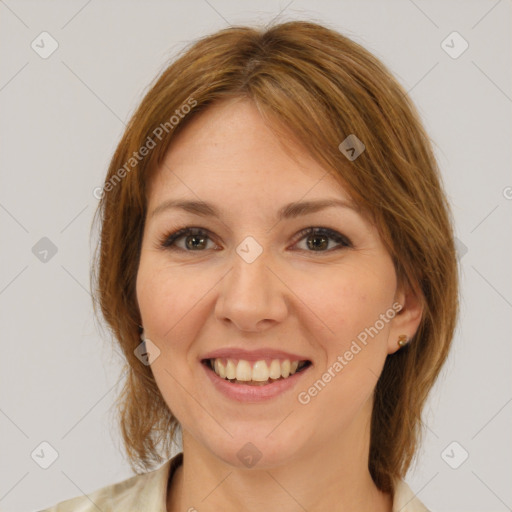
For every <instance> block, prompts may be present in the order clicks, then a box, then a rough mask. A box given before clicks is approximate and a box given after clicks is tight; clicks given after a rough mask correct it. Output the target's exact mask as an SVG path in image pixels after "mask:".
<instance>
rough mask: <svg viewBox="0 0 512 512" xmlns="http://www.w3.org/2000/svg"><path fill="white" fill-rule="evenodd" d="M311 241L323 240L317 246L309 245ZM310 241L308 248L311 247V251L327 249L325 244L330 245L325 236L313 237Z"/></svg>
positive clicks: (315, 244)
mask: <svg viewBox="0 0 512 512" xmlns="http://www.w3.org/2000/svg"><path fill="white" fill-rule="evenodd" d="M311 239H313V240H315V239H316V240H322V242H320V244H317V243H309V240H311ZM309 240H308V246H309V248H310V249H312V248H313V249H314V248H319V247H320V248H325V247H326V244H325V242H327V243H328V240H327V238H326V237H325V236H322V235H315V236H313V237H310V238H309Z"/></svg>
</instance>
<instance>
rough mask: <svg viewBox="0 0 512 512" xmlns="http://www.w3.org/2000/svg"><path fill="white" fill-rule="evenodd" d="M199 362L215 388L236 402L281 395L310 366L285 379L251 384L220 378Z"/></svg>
mask: <svg viewBox="0 0 512 512" xmlns="http://www.w3.org/2000/svg"><path fill="white" fill-rule="evenodd" d="M200 364H201V366H202V367H203V369H204V371H205V372H206V375H208V377H209V379H210V380H211V381H212V383H213V384H214V386H215V387H216V388H217V390H218V391H220V392H221V393H222V394H223V395H224V396H227V397H228V398H231V399H232V400H237V401H238V402H261V401H262V400H269V399H271V398H274V397H275V396H278V395H281V394H282V393H284V392H286V391H288V390H290V389H291V388H293V387H294V386H295V384H296V383H297V382H298V381H299V380H300V379H301V378H302V376H303V375H304V374H305V373H306V372H307V371H308V369H309V368H310V367H311V365H310V366H308V367H307V368H304V369H303V370H301V371H300V372H297V373H294V374H293V375H291V376H290V377H287V378H286V379H279V380H276V381H274V382H271V383H270V384H265V385H261V386H251V385H250V384H237V383H236V382H230V381H229V380H226V379H222V378H221V377H219V376H218V375H217V374H216V373H215V372H214V371H213V370H210V369H209V368H208V367H207V366H206V365H204V364H203V363H200Z"/></svg>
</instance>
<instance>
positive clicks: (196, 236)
mask: <svg viewBox="0 0 512 512" xmlns="http://www.w3.org/2000/svg"><path fill="white" fill-rule="evenodd" d="M190 240H199V241H200V242H199V244H194V243H187V245H188V247H191V248H197V247H199V245H201V246H202V247H203V246H204V237H199V235H192V236H190V237H188V239H187V241H190Z"/></svg>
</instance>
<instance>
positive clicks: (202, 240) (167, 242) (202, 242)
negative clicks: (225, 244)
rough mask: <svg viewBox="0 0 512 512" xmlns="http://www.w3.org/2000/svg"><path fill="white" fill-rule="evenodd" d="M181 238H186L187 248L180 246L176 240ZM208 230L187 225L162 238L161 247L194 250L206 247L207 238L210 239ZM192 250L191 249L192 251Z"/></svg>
mask: <svg viewBox="0 0 512 512" xmlns="http://www.w3.org/2000/svg"><path fill="white" fill-rule="evenodd" d="M181 238H184V239H185V245H186V248H185V249H184V248H182V247H178V246H177V244H176V242H177V241H178V240H180V239H181ZM209 239H210V237H209V236H208V232H207V231H206V230H204V229H202V228H192V227H186V228H182V229H178V230H177V231H174V232H172V233H169V234H167V235H165V236H164V237H163V238H162V239H161V240H160V245H161V247H164V248H166V249H171V250H175V249H176V250H182V251H190V249H191V250H192V251H193V250H195V249H197V248H200V249H201V248H204V247H205V246H206V240H209ZM190 252H191V251H190Z"/></svg>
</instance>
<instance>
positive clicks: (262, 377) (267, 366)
mask: <svg viewBox="0 0 512 512" xmlns="http://www.w3.org/2000/svg"><path fill="white" fill-rule="evenodd" d="M202 363H203V364H205V365H206V366H207V367H208V368H210V369H211V370H213V371H214V372H215V373H216V374H217V375H218V376H219V377H220V378H221V379H224V380H226V381H228V382H232V383H236V384H245V385H249V386H265V385H268V384H271V383H273V382H275V381H279V380H284V379H287V378H289V377H291V376H292V375H294V374H295V373H298V372H300V371H302V370H304V369H305V368H307V367H308V366H309V365H310V364H311V363H310V361H290V359H272V360H265V359H261V360H258V361H247V360H245V359H231V358H220V357H218V358H211V359H204V360H203V361H202Z"/></svg>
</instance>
